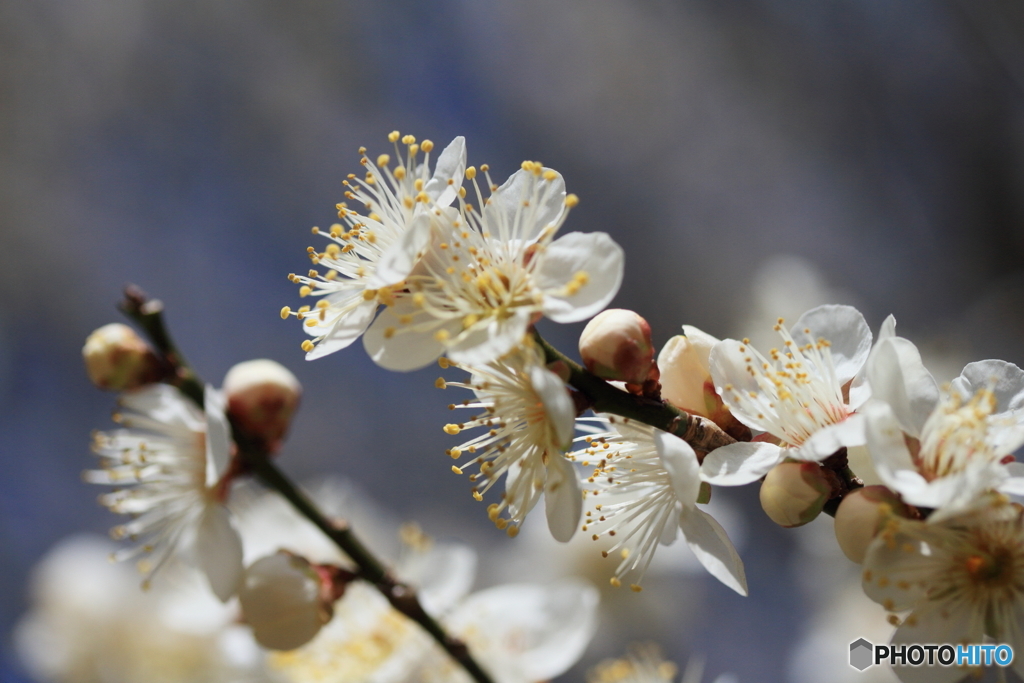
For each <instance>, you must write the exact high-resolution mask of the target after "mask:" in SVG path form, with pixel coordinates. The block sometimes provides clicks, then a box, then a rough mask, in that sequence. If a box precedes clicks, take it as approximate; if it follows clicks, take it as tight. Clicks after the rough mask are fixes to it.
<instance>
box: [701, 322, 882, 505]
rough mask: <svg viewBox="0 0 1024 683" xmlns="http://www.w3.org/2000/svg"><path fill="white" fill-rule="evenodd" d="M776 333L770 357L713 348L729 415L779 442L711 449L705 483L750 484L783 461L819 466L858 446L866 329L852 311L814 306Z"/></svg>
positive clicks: (743, 348) (732, 344)
mask: <svg viewBox="0 0 1024 683" xmlns="http://www.w3.org/2000/svg"><path fill="white" fill-rule="evenodd" d="M775 330H776V331H777V332H778V333H779V335H780V336H781V337H782V341H783V346H782V349H781V350H779V349H772V350H771V351H769V353H768V357H765V356H763V355H762V354H761V353H759V352H758V351H757V350H756V349H754V348H753V347H751V346H750V343H749V341H747V340H744V341H742V342H741V341H736V340H735V339H726V340H724V341H722V342H719V343H718V344H716V345H715V347H714V349H712V351H711V356H710V363H711V376H712V378H713V379H714V382H715V389H716V390H717V392H718V394H719V395H720V396H721V397H722V400H723V401H724V402H725V405H726V406H727V407H728V408H729V410H731V411H732V414H733V415H734V416H735V417H736V418H737V419H739V421H740V422H742V423H744V424H745V425H747V426H748V427H750V428H752V429H757V430H761V431H764V432H767V433H768V434H769V435H771V436H772V437H774V438H775V439H777V440H778V442H779V445H775V444H771V443H765V442H761V441H755V442H741V443H735V444H730V445H728V446H724V447H722V448H716V449H715V450H713V451H711V452H710V453H709V454H708V456H707V457H706V458H705V459H704V462H703V465H702V467H701V471H702V476H703V477H704V479H705V480H706V481H709V482H711V483H712V484H716V485H721V486H740V485H743V484H749V483H750V482H752V481H756V480H757V479H760V478H761V477H762V476H764V475H765V474H766V473H767V472H768V470H770V469H771V468H772V467H773V466H774V465H775V464H776V463H778V462H781V461H782V460H783V459H785V458H792V459H795V460H807V461H811V462H821V461H823V460H824V459H825V458H827V457H828V456H830V455H832V454H833V453H835V452H836V451H838V450H839V449H840V448H843V447H848V446H860V445H863V444H864V424H863V419H862V417H861V416H859V415H855V414H854V411H855V410H856V409H857V408H858V407H859V406H860V405H861V403H863V401H864V400H866V399H867V397H868V391H867V385H866V384H862V383H859V382H857V381H854V380H855V378H857V377H858V373H859V372H860V370H861V368H862V367H863V365H864V363H865V361H866V360H867V358H868V354H869V352H870V350H871V331H870V330H869V329H868V326H867V323H866V322H865V321H864V317H863V316H862V315H861V314H860V312H858V311H857V309H855V308H852V307H850V306H834V305H829V306H819V307H817V308H813V309H811V310H810V311H807V312H806V313H804V314H803V315H802V316H800V319H799V320H798V321H797V322H796V325H794V326H793V329H792V331H787V330H786V328H785V327H783V321H782V319H781V318H780V319H779V322H778V324H777V325H776V326H775Z"/></svg>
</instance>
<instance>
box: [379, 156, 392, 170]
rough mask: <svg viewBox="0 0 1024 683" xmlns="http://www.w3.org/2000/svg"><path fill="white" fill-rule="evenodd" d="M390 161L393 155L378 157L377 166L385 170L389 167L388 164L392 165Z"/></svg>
mask: <svg viewBox="0 0 1024 683" xmlns="http://www.w3.org/2000/svg"><path fill="white" fill-rule="evenodd" d="M390 161H391V155H390V154H381V155H380V156H378V157H377V165H378V166H380V167H381V168H383V167H384V166H387V165H388V163H390Z"/></svg>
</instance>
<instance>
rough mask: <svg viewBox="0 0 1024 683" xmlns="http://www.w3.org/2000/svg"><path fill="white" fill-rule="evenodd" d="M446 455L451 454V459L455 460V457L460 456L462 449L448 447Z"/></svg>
mask: <svg viewBox="0 0 1024 683" xmlns="http://www.w3.org/2000/svg"><path fill="white" fill-rule="evenodd" d="M448 455H450V456H452V459H453V460H456V459H458V458H460V457H462V449H460V448H449V449H448Z"/></svg>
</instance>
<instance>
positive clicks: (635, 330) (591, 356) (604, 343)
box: [580, 308, 656, 384]
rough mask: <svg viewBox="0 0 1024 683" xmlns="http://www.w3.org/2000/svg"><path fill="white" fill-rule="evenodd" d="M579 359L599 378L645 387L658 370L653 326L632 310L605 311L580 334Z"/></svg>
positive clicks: (613, 309)
mask: <svg viewBox="0 0 1024 683" xmlns="http://www.w3.org/2000/svg"><path fill="white" fill-rule="evenodd" d="M580 357H581V358H583V364H584V365H586V366H587V369H588V370H590V371H591V372H592V373H594V374H595V375H597V376H598V377H602V378H604V379H608V380H613V381H619V382H626V383H628V384H643V383H644V381H646V380H647V379H648V377H649V376H650V373H651V369H652V367H656V366H654V346H653V344H651V326H650V325H648V324H647V321H646V320H644V319H643V318H642V317H640V316H639V315H637V314H636V313H634V312H633V311H627V310H625V309H622V308H610V309H608V310H606V311H602V312H601V313H599V314H598V315H597V316H596V317H595V318H594V319H593V320H591V321H590V322H589V323H587V326H586V327H585V328H584V330H583V334H581V335H580Z"/></svg>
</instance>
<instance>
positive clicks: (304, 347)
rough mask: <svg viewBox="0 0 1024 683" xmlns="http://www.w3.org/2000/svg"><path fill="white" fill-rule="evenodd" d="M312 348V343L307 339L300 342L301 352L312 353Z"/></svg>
mask: <svg viewBox="0 0 1024 683" xmlns="http://www.w3.org/2000/svg"><path fill="white" fill-rule="evenodd" d="M313 346H314V345H313V342H312V341H310V340H309V339H307V340H306V341H304V342H302V350H303V351H305V352H306V353H309V352H310V351H312V350H313Z"/></svg>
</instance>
